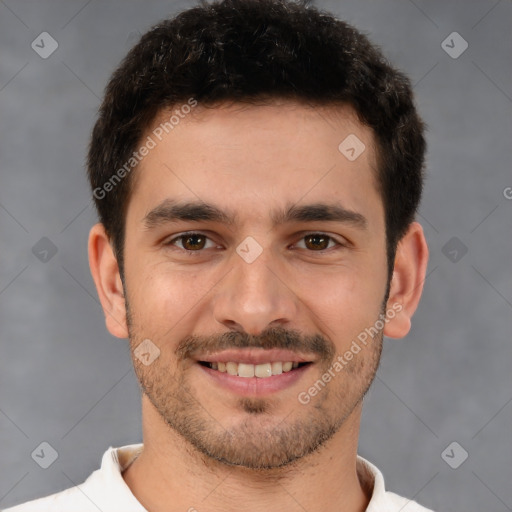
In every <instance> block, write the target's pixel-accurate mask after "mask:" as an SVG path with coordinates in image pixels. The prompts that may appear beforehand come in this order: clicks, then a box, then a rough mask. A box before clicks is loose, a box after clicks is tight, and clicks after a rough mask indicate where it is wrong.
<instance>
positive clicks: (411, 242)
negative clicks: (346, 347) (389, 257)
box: [384, 222, 428, 338]
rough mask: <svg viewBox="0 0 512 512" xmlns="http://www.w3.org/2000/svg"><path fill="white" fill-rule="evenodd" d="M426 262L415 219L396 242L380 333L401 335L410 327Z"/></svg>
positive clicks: (391, 335)
mask: <svg viewBox="0 0 512 512" xmlns="http://www.w3.org/2000/svg"><path fill="white" fill-rule="evenodd" d="M427 263H428V247H427V241H426V240H425V235H424V233H423V228H422V227H421V225H420V224H419V223H418V222H413V223H411V225H410V226H409V229H408V230H407V233H406V234H405V235H404V236H403V238H402V239H401V240H400V242H399V243H398V247H397V251H396V257H395V266H394V271H393V277H392V279H391V286H390V292H389V298H388V302H387V308H386V311H387V313H388V321H387V323H386V326H385V327H384V335H385V336H389V337H390V338H403V337H404V336H406V335H407V333H408V332H409V330H410V328H411V318H412V316H413V314H414V312H415V311H416V308H417V307H418V304H419V302H420V298H421V294H422V291H423V283H424V281H425V274H426V271H427Z"/></svg>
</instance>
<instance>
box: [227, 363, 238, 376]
mask: <svg viewBox="0 0 512 512" xmlns="http://www.w3.org/2000/svg"><path fill="white" fill-rule="evenodd" d="M226 371H227V372H228V373H229V375H238V365H237V364H236V363H226Z"/></svg>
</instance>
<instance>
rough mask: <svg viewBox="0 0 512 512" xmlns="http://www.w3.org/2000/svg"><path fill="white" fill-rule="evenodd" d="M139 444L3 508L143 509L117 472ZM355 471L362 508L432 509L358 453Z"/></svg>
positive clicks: (372, 511) (65, 511)
mask: <svg viewBox="0 0 512 512" xmlns="http://www.w3.org/2000/svg"><path fill="white" fill-rule="evenodd" d="M142 447H143V445H142V443H141V444H131V445H127V446H122V447H121V448H112V447H110V448H109V449H108V450H107V451H106V452H105V453H104V455H103V459H102V461H101V468H100V469H98V470H96V471H94V472H93V473H92V474H91V476H89V478H88V479H87V480H86V481H85V482H84V483H83V484H80V485H77V486H76V487H72V488H70V489H67V490H65V491H62V492H59V493H57V494H52V495H51V496H47V497H45V498H40V499H37V500H33V501H29V502H27V503H24V504H22V505H17V506H15V507H11V508H8V509H6V510H4V512H98V510H101V511H102V512H120V511H123V512H147V510H146V509H145V508H144V507H143V506H142V505H141V504H140V503H139V502H138V501H137V499H136V498H135V496H134V495H133V494H132V492H131V491H130V488H129V487H128V486H127V485H126V483H125V481H124V479H123V476H122V474H121V473H122V472H123V471H124V470H125V469H126V468H127V467H128V466H129V465H130V464H131V463H132V462H133V461H134V460H135V459H136V458H137V456H138V455H139V453H140V452H141V451H142ZM357 471H358V474H359V477H360V479H361V480H362V482H364V484H365V487H366V486H368V488H369V489H372V488H373V492H372V498H371V500H370V503H369V505H368V508H367V509H366V512H399V511H400V512H432V511H429V510H428V509H426V508H424V507H422V506H421V505H418V504H417V503H415V502H414V501H411V500H408V499H406V498H401V497H400V496H398V495H396V494H394V493H392V492H386V490H385V488H384V477H383V476H382V473H381V472H380V471H379V470H378V469H377V468H376V467H375V466H374V465H373V464H371V463H370V462H368V461H367V460H365V459H363V458H362V457H358V458H357Z"/></svg>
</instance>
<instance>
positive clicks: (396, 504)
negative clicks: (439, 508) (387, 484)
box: [382, 491, 434, 512]
mask: <svg viewBox="0 0 512 512" xmlns="http://www.w3.org/2000/svg"><path fill="white" fill-rule="evenodd" d="M386 499H387V501H388V504H389V507H390V508H389V509H388V510H389V512H398V511H400V512H434V511H433V510H431V509H429V508H425V507H422V506H421V505H420V504H419V503H416V502H415V501H413V500H409V499H407V498H402V496H398V494H395V493H393V492H389V491H388V492H386ZM382 512H384V511H382ZM386 512H387V511H386Z"/></svg>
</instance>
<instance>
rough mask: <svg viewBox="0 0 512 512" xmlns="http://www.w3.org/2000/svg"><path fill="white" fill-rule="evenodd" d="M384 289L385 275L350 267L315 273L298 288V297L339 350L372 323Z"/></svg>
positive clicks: (376, 315) (375, 317) (375, 318)
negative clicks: (312, 277)
mask: <svg viewBox="0 0 512 512" xmlns="http://www.w3.org/2000/svg"><path fill="white" fill-rule="evenodd" d="M308 282H309V283H311V281H310V280H308ZM384 292H385V279H383V278H382V275H381V274H380V273H379V274H378V275H377V274H375V273H374V272H372V269H365V270H362V271H360V272H359V271H357V270H356V269H354V268H351V269H343V270H340V271H339V272H333V273H330V274H329V275H325V274H324V275H322V276H321V275H316V276H315V278H314V285H311V284H308V285H307V286H306V285H305V286H304V287H303V288H302V293H301V295H302V296H301V299H302V301H303V303H304V304H305V305H306V307H307V308H308V309H309V310H310V311H311V312H312V313H313V315H311V317H312V319H313V321H314V322H316V323H317V327H318V328H319V329H321V330H322V332H323V333H324V334H325V335H326V336H328V337H329V338H330V339H331V340H332V341H333V342H334V343H335V344H336V346H337V349H338V350H340V351H341V350H343V349H345V348H346V347H347V346H348V345H350V343H351V341H352V340H353V339H354V338H356V337H357V335H358V334H359V333H360V332H362V331H364V330H365V328H367V327H370V326H372V325H374V324H375V322H376V320H377V319H378V317H379V314H380V312H381V305H382V301H383V299H384Z"/></svg>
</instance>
